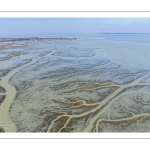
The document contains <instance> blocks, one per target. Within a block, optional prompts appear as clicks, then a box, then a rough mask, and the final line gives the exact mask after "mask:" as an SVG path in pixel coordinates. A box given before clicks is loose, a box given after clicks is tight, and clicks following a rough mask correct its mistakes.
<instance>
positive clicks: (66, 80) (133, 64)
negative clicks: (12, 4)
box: [0, 38, 150, 132]
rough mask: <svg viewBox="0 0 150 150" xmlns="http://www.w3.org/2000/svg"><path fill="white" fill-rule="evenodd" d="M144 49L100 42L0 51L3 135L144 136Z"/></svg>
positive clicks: (148, 119) (24, 45) (147, 105)
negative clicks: (100, 133)
mask: <svg viewBox="0 0 150 150" xmlns="http://www.w3.org/2000/svg"><path fill="white" fill-rule="evenodd" d="M0 43H1V42H0ZM0 46H1V45H0ZM149 48H150V44H149V43H144V42H136V41H132V42H130V41H123V40H119V41H115V40H107V39H97V38H94V39H87V38H86V39H71V40H69V39H53V40H52V39H30V40H19V41H14V42H13V43H11V44H7V45H3V46H2V47H0V49H1V50H0V61H1V63H0V114H2V115H1V116H0V132H149V130H150V125H149V124H150V99H149V97H150V96H149V94H150V72H149V69H150V63H149V61H148V60H149V56H150V52H149V51H148V50H149ZM141 51H142V52H141ZM137 56H138V57H137Z"/></svg>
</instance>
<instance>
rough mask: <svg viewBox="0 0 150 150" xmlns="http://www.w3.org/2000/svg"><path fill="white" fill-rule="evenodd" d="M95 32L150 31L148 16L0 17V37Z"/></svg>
mask: <svg viewBox="0 0 150 150" xmlns="http://www.w3.org/2000/svg"><path fill="white" fill-rule="evenodd" d="M95 32H96V33H97V32H98V33H103V32H105V33H106V32H108V33H117V32H119V33H120V32H121V33H131V32H132V33H150V18H0V37H3V36H7V35H23V34H26V35H27V34H30V35H32V34H33V35H34V34H44V33H95Z"/></svg>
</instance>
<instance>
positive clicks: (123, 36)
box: [0, 33, 150, 42]
mask: <svg viewBox="0 0 150 150" xmlns="http://www.w3.org/2000/svg"><path fill="white" fill-rule="evenodd" d="M29 37H41V38H53V37H54V38H57V37H62V38H105V39H108V40H126V41H139V42H140V41H141V42H150V34H145V33H136V34H134V33H45V34H30V35H29V34H28V35H25V34H24V35H21V34H20V35H19V34H18V35H5V36H0V41H3V40H5V39H10V38H29Z"/></svg>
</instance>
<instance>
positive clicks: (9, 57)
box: [0, 51, 28, 61]
mask: <svg viewBox="0 0 150 150" xmlns="http://www.w3.org/2000/svg"><path fill="white" fill-rule="evenodd" d="M27 53H28V52H22V51H21V52H11V53H6V52H3V53H2V52H1V54H8V55H7V56H5V57H2V58H0V61H4V60H8V59H11V58H13V57H16V56H20V55H24V54H27Z"/></svg>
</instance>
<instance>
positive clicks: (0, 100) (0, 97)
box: [0, 95, 6, 105]
mask: <svg viewBox="0 0 150 150" xmlns="http://www.w3.org/2000/svg"><path fill="white" fill-rule="evenodd" d="M5 97H6V95H0V105H1V104H2V103H3V101H4V99H5Z"/></svg>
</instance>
